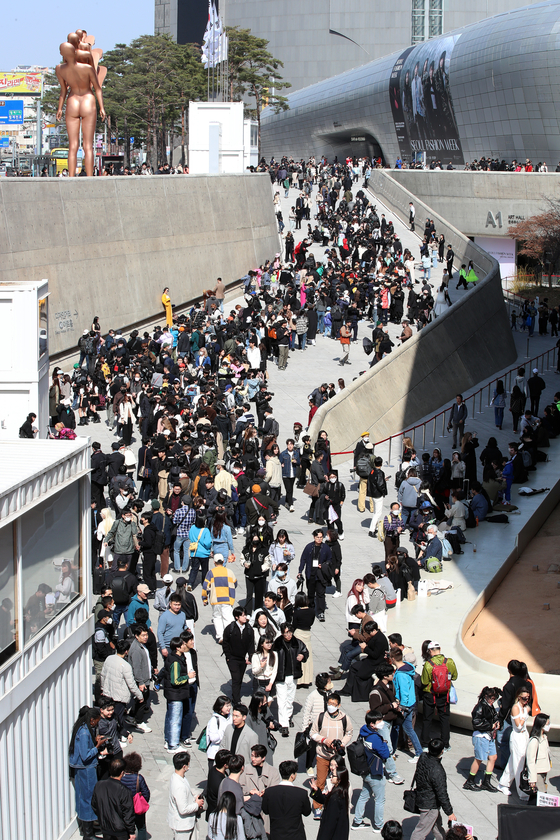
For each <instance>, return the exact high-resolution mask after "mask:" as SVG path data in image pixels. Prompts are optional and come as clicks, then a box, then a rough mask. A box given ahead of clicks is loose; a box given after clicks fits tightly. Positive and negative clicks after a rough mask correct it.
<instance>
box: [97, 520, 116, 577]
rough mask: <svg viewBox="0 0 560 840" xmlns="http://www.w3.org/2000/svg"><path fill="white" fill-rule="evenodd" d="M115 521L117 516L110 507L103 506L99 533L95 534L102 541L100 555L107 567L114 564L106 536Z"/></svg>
mask: <svg viewBox="0 0 560 840" xmlns="http://www.w3.org/2000/svg"><path fill="white" fill-rule="evenodd" d="M114 522H115V518H114V516H113V511H112V510H111V509H110V508H103V510H102V511H101V522H100V523H99V525H98V526H97V533H96V535H95V536H96V538H97V540H98V541H99V542H100V543H101V550H100V552H99V557H100V558H101V560H102V561H103V565H104V567H105V568H106V569H109V568H111V566H112V565H113V553H112V551H111V549H110V548H109V546H108V545H107V543H106V541H105V538H106V536H107V534H108V533H109V531H110V530H111V528H112V527H113V524H114Z"/></svg>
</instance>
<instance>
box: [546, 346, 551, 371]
mask: <svg viewBox="0 0 560 840" xmlns="http://www.w3.org/2000/svg"><path fill="white" fill-rule="evenodd" d="M546 369H547V370H550V350H547V351H546Z"/></svg>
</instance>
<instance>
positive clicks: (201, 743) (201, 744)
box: [196, 727, 208, 752]
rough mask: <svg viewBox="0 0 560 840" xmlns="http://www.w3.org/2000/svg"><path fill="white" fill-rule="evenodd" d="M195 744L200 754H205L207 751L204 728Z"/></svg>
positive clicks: (206, 737) (206, 736)
mask: <svg viewBox="0 0 560 840" xmlns="http://www.w3.org/2000/svg"><path fill="white" fill-rule="evenodd" d="M196 743H197V745H198V749H199V750H200V752H206V750H207V749H208V735H207V734H206V727H204V729H203V730H202V732H201V733H200V735H199V736H198V738H197V739H196Z"/></svg>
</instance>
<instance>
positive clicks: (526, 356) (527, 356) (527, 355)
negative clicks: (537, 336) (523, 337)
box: [525, 336, 529, 359]
mask: <svg viewBox="0 0 560 840" xmlns="http://www.w3.org/2000/svg"><path fill="white" fill-rule="evenodd" d="M525 358H526V359H528V358H529V336H527V353H526V354H525Z"/></svg>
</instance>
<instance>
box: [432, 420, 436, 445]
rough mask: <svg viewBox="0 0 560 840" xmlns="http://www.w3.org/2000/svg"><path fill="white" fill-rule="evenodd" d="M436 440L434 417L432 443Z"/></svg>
mask: <svg viewBox="0 0 560 840" xmlns="http://www.w3.org/2000/svg"><path fill="white" fill-rule="evenodd" d="M435 442H436V418H435V417H434V428H433V431H432V443H435Z"/></svg>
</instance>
